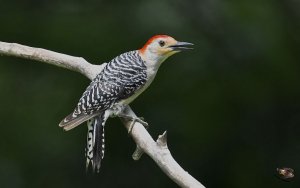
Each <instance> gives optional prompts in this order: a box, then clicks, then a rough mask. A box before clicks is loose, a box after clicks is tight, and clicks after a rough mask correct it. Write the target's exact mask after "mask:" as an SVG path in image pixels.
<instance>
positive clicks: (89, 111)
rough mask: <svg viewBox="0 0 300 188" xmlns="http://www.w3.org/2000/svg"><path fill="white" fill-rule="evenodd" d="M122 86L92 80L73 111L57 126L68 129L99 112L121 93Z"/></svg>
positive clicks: (112, 102) (122, 90)
mask: <svg viewBox="0 0 300 188" xmlns="http://www.w3.org/2000/svg"><path fill="white" fill-rule="evenodd" d="M123 92H124V87H123V86H120V85H117V84H115V83H113V82H108V81H93V82H92V83H91V84H90V85H89V87H88V88H87V90H86V91H85V92H84V93H83V95H82V97H81V98H80V100H79V102H78V104H77V107H76V108H75V110H74V111H73V113H71V114H69V115H68V116H67V117H66V118H65V119H63V120H62V121H61V122H60V124H59V126H60V127H63V128H64V130H66V131H68V130H71V129H73V128H75V127H76V126H78V125H80V124H82V123H83V122H85V121H87V120H89V119H91V118H93V117H95V116H97V115H99V114H101V113H102V112H103V111H104V110H106V109H107V108H109V107H110V106H111V105H112V104H114V102H115V101H116V100H117V99H118V98H119V97H120V96H122V95H123Z"/></svg>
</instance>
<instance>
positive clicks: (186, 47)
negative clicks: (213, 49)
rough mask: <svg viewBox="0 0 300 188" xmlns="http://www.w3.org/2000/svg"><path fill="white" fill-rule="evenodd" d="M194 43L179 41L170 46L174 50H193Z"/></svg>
mask: <svg viewBox="0 0 300 188" xmlns="http://www.w3.org/2000/svg"><path fill="white" fill-rule="evenodd" d="M193 45H194V44H192V43H189V42H177V43H176V44H174V45H171V46H169V48H171V49H172V50H174V51H183V50H192V49H193V48H191V47H190V46H193Z"/></svg>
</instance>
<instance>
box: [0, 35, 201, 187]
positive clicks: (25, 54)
mask: <svg viewBox="0 0 300 188" xmlns="http://www.w3.org/2000/svg"><path fill="white" fill-rule="evenodd" d="M0 54H1V55H6V56H14V57H20V58H24V59H31V60H35V61H39V62H43V63H48V64H51V65H56V66H59V67H62V68H66V69H69V70H72V71H76V72H79V73H81V74H83V75H85V76H86V77H88V78H89V79H93V78H94V77H96V75H97V74H98V73H100V72H101V70H102V69H103V67H104V66H105V63H104V64H101V65H93V64H90V63H89V62H87V61H86V60H85V59H84V58H81V57H74V56H70V55H66V54H62V53H57V52H53V51H50V50H45V49H42V48H33V47H29V46H25V45H20V44H16V43H6V42H1V41H0ZM124 112H125V113H126V114H127V115H130V116H136V115H135V113H134V112H133V111H132V109H131V108H130V107H129V106H128V107H127V108H126V109H125V111H124ZM121 121H122V122H123V124H124V125H125V128H126V129H127V130H129V127H130V124H131V121H130V120H128V119H123V118H121ZM166 135H167V134H166V132H165V133H164V134H162V135H160V136H159V137H158V139H157V141H156V142H155V141H154V140H153V139H152V137H151V136H150V134H149V133H148V131H147V130H146V129H145V128H144V126H143V125H142V124H140V123H139V122H135V124H134V127H133V129H132V131H131V136H132V138H133V139H134V141H135V142H136V144H137V150H136V151H135V153H134V154H133V158H134V159H135V160H138V159H139V158H140V157H141V155H142V154H143V152H145V153H146V154H148V155H149V156H150V157H151V158H152V159H153V160H154V161H155V162H156V164H157V165H158V166H159V167H160V168H161V169H162V171H164V172H165V174H166V175H167V176H169V177H170V178H171V179H172V180H173V181H174V182H175V183H177V184H178V185H179V186H181V187H192V188H205V187H204V186H203V185H202V184H201V183H200V182H198V181H197V180H196V179H195V178H193V177H192V176H191V175H190V174H189V173H188V172H186V171H185V170H184V169H183V168H182V167H181V166H180V165H179V164H178V163H177V162H176V161H175V160H174V158H173V157H172V155H171V152H170V151H169V149H168V146H167V136H166Z"/></svg>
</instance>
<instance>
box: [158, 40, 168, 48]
mask: <svg viewBox="0 0 300 188" xmlns="http://www.w3.org/2000/svg"><path fill="white" fill-rule="evenodd" d="M158 43H159V45H160V46H161V47H163V46H164V45H165V44H166V43H165V41H163V40H160V41H159V42H158Z"/></svg>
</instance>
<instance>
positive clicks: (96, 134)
mask: <svg viewBox="0 0 300 188" xmlns="http://www.w3.org/2000/svg"><path fill="white" fill-rule="evenodd" d="M104 124H105V118H104V115H103V114H100V115H98V116H96V117H94V118H92V119H91V120H89V121H88V133H87V134H88V135H87V147H86V168H87V170H88V167H89V164H90V163H91V165H92V169H93V172H99V170H100V167H101V160H102V159H103V157H104V149H105V139H104Z"/></svg>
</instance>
